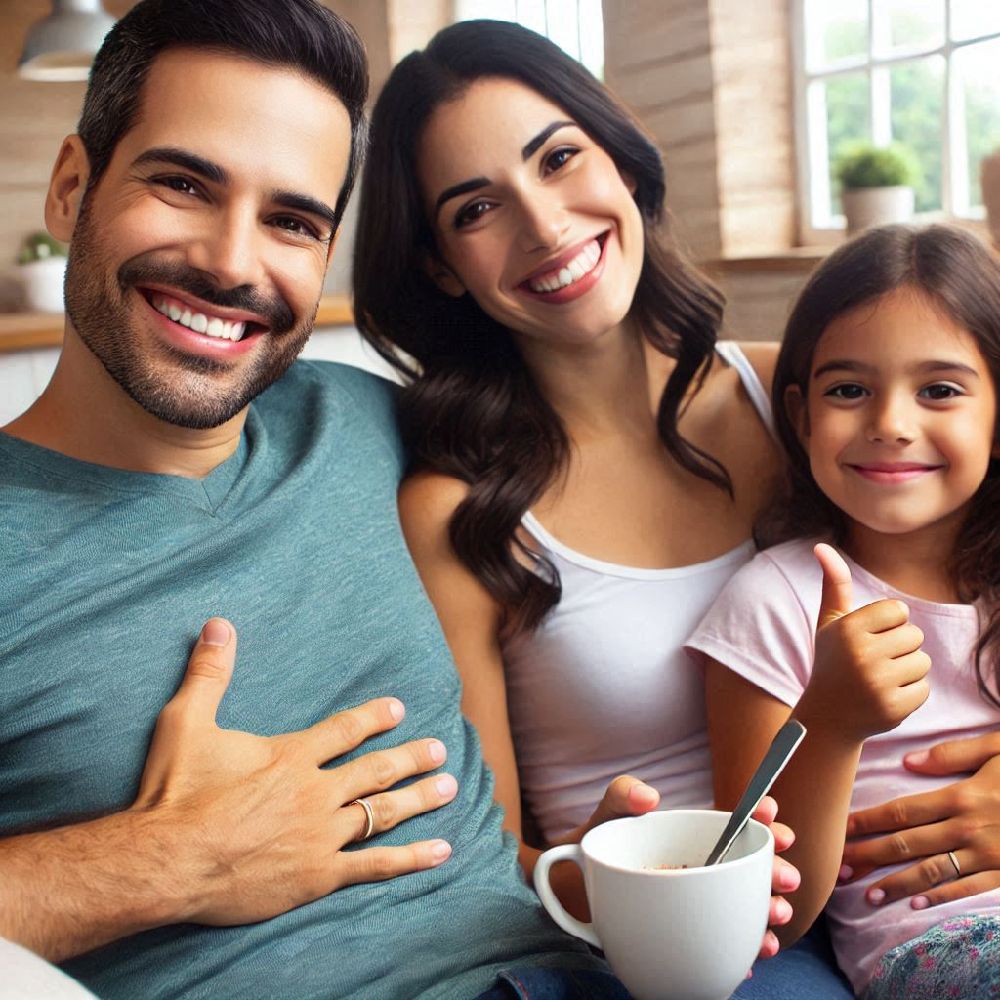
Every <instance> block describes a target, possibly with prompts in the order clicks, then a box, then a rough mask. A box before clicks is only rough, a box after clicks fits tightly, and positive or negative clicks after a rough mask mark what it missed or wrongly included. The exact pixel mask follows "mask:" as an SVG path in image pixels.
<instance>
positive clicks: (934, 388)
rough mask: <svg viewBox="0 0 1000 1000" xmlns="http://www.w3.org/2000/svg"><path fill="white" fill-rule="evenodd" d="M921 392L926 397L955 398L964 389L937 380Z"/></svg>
mask: <svg viewBox="0 0 1000 1000" xmlns="http://www.w3.org/2000/svg"><path fill="white" fill-rule="evenodd" d="M919 394H920V395H921V396H923V397H924V399H954V397H955V396H961V395H962V390H961V389H959V388H958V386H955V385H949V384H948V383H947V382H935V383H934V384H933V385H927V386H924V388H923V389H921V390H920V393H919Z"/></svg>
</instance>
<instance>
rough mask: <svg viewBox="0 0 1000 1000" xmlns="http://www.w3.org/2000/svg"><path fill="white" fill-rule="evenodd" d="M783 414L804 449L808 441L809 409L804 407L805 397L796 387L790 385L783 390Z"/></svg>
mask: <svg viewBox="0 0 1000 1000" xmlns="http://www.w3.org/2000/svg"><path fill="white" fill-rule="evenodd" d="M785 413H786V414H787V416H788V419H789V421H790V422H791V425H792V427H794V428H795V434H796V436H797V437H798V439H799V444H801V445H802V447H803V448H805V447H806V442H807V441H808V440H809V407H808V406H807V405H806V397H805V396H804V395H803V394H802V390H801V389H800V388H799V387H798V386H797V385H790V386H788V387H787V388H786V389H785Z"/></svg>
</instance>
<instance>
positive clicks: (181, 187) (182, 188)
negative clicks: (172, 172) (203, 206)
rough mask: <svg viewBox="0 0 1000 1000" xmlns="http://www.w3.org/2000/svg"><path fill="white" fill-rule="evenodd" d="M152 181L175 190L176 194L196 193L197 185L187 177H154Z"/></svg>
mask: <svg viewBox="0 0 1000 1000" xmlns="http://www.w3.org/2000/svg"><path fill="white" fill-rule="evenodd" d="M154 183H156V184H159V185H161V186H162V187H165V188H169V189H170V190H171V191H176V192H177V193H178V194H197V193H198V186H197V185H196V184H195V183H194V181H192V180H191V179H190V178H188V177H177V176H171V177H156V178H154Z"/></svg>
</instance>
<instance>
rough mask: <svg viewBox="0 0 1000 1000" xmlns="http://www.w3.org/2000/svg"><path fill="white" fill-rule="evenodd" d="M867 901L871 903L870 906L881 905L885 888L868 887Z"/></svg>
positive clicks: (883, 900)
mask: <svg viewBox="0 0 1000 1000" xmlns="http://www.w3.org/2000/svg"><path fill="white" fill-rule="evenodd" d="M868 902H869V903H871V904H872V906H881V905H882V904H883V903H884V902H885V890H884V889H869V890H868Z"/></svg>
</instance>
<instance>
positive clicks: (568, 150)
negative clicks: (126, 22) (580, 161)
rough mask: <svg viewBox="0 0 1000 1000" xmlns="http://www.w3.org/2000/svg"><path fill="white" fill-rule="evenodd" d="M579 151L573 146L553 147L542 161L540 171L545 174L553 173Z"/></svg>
mask: <svg viewBox="0 0 1000 1000" xmlns="http://www.w3.org/2000/svg"><path fill="white" fill-rule="evenodd" d="M579 152H580V150H578V149H577V148H576V147H574V146H559V147H558V148H557V149H553V150H552V152H551V153H549V155H548V156H546V157H545V160H544V162H543V163H542V172H543V173H546V174H552V173H555V172H556V171H557V170H559V169H560V168H561V167H564V166H565V165H566V164H567V163H568V162H569V161H570V160H571V159H573V157H574V156H576V154H577V153H579Z"/></svg>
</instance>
